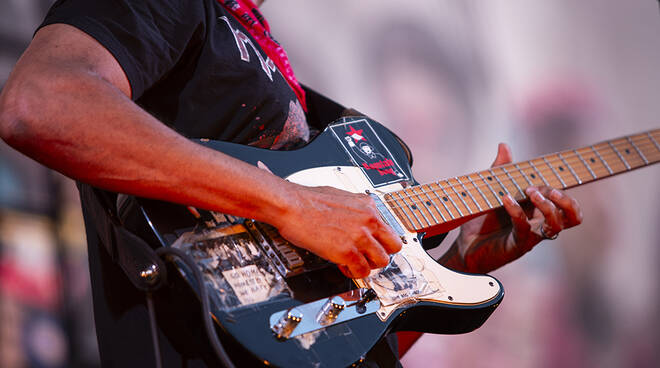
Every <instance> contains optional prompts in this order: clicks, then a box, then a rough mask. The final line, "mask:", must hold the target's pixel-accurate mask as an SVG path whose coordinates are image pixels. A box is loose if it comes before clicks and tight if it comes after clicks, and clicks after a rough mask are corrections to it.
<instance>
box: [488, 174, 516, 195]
mask: <svg viewBox="0 0 660 368" xmlns="http://www.w3.org/2000/svg"><path fill="white" fill-rule="evenodd" d="M488 172H489V173H490V175H492V176H494V177H495V181H496V182H497V184H499V185H500V187H501V188H502V189H504V192H498V194H499V195H500V197H501V196H503V195H504V194H503V193H506V194H511V193H509V190H508V189H507V188H506V187H505V186H504V184H502V182H501V181H500V178H499V177H498V176H497V175H495V174H494V173H493V169H488Z"/></svg>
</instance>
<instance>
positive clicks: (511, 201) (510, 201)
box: [502, 194, 516, 204]
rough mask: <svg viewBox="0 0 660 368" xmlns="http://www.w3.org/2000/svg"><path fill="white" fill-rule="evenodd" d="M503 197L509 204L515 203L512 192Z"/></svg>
mask: <svg viewBox="0 0 660 368" xmlns="http://www.w3.org/2000/svg"><path fill="white" fill-rule="evenodd" d="M502 199H504V202H507V204H514V203H515V202H516V201H515V200H514V199H513V197H511V194H507V195H505V196H504V197H502Z"/></svg>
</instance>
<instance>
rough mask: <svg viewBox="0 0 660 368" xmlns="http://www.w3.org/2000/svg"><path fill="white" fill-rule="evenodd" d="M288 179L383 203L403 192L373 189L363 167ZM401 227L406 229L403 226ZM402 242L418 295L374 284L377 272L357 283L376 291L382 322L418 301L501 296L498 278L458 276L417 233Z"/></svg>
mask: <svg viewBox="0 0 660 368" xmlns="http://www.w3.org/2000/svg"><path fill="white" fill-rule="evenodd" d="M286 179H287V180H289V181H291V182H294V183H297V184H301V185H305V186H331V187H335V188H338V189H343V190H346V191H349V192H353V193H365V192H367V191H369V192H370V193H375V194H376V195H378V197H379V198H381V200H383V196H384V195H385V194H386V193H388V192H390V191H394V190H398V189H401V185H400V184H391V185H388V186H385V187H381V188H378V189H376V188H374V187H373V186H371V184H370V183H369V181H368V180H367V178H366V177H365V176H364V175H363V174H362V171H361V170H360V169H359V168H357V167H352V166H342V167H337V166H329V167H316V168H311V169H306V170H302V171H299V172H296V173H294V174H292V175H290V176H288V177H287V178H286ZM383 203H385V201H384V200H383ZM390 211H391V210H390ZM401 227H402V228H404V229H405V227H404V226H403V224H401ZM402 239H403V240H404V246H403V248H402V250H401V251H400V252H399V253H398V255H397V257H398V258H396V259H399V260H402V263H403V264H405V265H409V266H410V267H411V268H412V270H414V274H415V275H417V278H418V279H419V280H420V282H419V285H418V286H419V290H417V294H415V291H414V290H413V291H411V290H407V291H405V292H402V291H394V290H393V289H392V288H387V287H384V286H383V284H384V283H383V282H374V280H375V279H376V278H377V276H378V275H379V272H380V270H373V271H372V272H371V274H370V275H369V277H367V278H364V279H356V280H354V281H355V283H356V284H357V285H358V286H359V287H365V288H372V289H374V290H375V291H376V293H377V294H378V297H379V299H380V301H381V308H380V309H379V311H378V316H379V318H381V320H386V319H387V318H389V316H390V315H391V313H392V312H393V311H395V310H396V309H397V308H398V307H399V306H402V305H405V304H409V303H414V302H417V301H432V302H436V303H444V304H452V305H466V306H469V305H479V304H483V303H487V302H488V301H490V300H493V299H494V298H496V297H497V296H498V295H499V293H500V291H501V285H500V283H499V282H498V281H497V280H495V279H494V278H492V277H490V276H486V275H471V274H462V273H457V272H454V271H451V270H449V269H447V268H445V267H443V266H441V265H439V264H438V263H437V262H436V261H435V260H433V259H432V258H431V257H430V256H429V255H428V254H427V253H426V251H425V250H424V249H423V248H422V246H421V244H420V243H419V242H418V240H417V234H415V233H412V232H407V231H406V233H405V234H404V235H403V237H402ZM401 257H403V259H405V260H403V259H402V258H401ZM402 268H403V267H402ZM422 280H423V282H422Z"/></svg>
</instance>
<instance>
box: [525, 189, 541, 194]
mask: <svg viewBox="0 0 660 368" xmlns="http://www.w3.org/2000/svg"><path fill="white" fill-rule="evenodd" d="M537 191H538V189H536V187H529V188H527V189H525V193H527V195H532V193H534V192H537Z"/></svg>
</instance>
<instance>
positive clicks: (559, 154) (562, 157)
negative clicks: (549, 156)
mask: <svg viewBox="0 0 660 368" xmlns="http://www.w3.org/2000/svg"><path fill="white" fill-rule="evenodd" d="M557 156H559V159H560V160H561V161H562V162H563V163H564V165H566V167H567V168H568V171H570V172H571V174H573V176H574V177H575V180H577V183H578V184H582V179H580V177H579V176H577V174H576V173H575V171H574V170H573V168H572V167H571V165H569V164H568V162H566V160H564V156H562V155H561V152H559V153H558V154H557Z"/></svg>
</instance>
